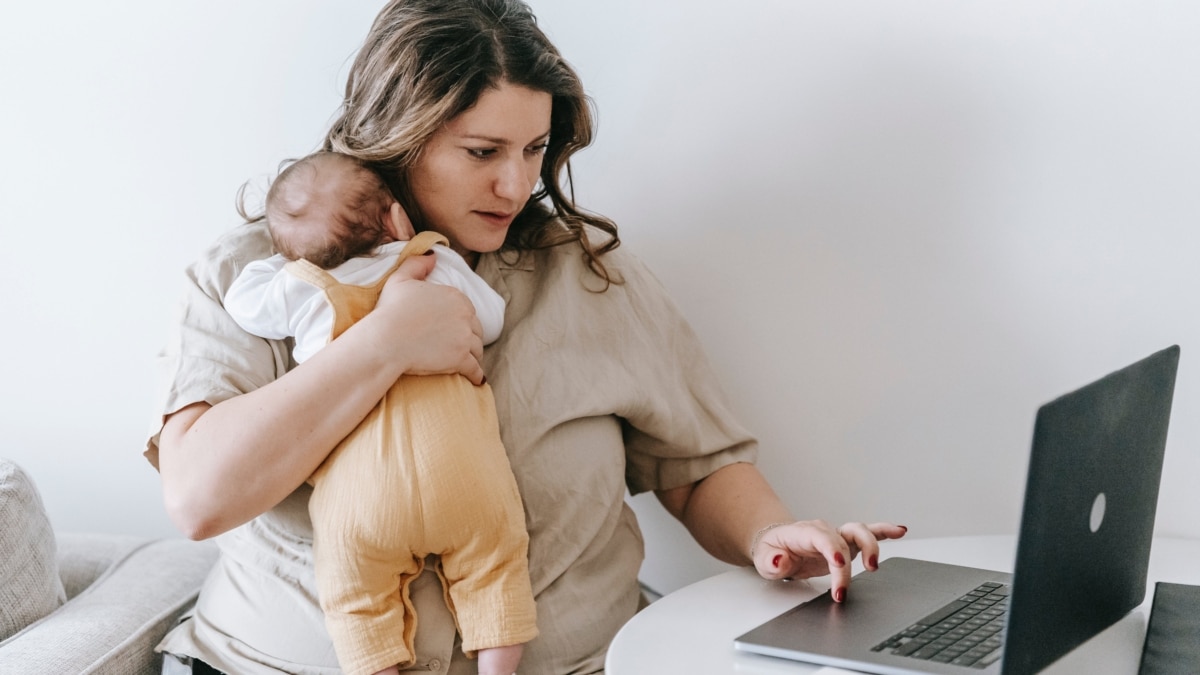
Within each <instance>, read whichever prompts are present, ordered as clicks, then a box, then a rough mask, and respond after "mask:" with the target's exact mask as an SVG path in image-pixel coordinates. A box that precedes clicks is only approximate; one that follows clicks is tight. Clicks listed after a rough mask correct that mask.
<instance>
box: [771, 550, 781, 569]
mask: <svg viewBox="0 0 1200 675" xmlns="http://www.w3.org/2000/svg"><path fill="white" fill-rule="evenodd" d="M781 560H783V554H782V553H776V554H775V557H774V558H771V567H779V562H780V561H781Z"/></svg>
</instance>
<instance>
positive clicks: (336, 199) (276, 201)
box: [266, 152, 395, 269]
mask: <svg viewBox="0 0 1200 675" xmlns="http://www.w3.org/2000/svg"><path fill="white" fill-rule="evenodd" d="M322 184H324V189H322ZM393 202H395V198H394V197H393V196H392V193H391V191H390V190H388V187H387V185H385V184H384V181H383V178H382V177H381V176H380V175H379V174H378V173H376V172H375V171H373V170H372V169H371V168H370V167H368V166H367V164H366V163H364V162H363V161H362V160H360V159H357V158H354V157H350V156H348V155H344V154H340V153H334V152H316V153H313V154H311V155H308V156H306V157H302V158H301V159H298V160H296V161H294V162H292V163H291V164H289V165H288V166H287V167H286V168H284V169H283V170H282V171H280V172H279V175H278V176H277V177H276V178H275V180H274V181H272V182H271V186H270V188H269V189H268V190H267V198H266V218H267V227H268V229H269V230H270V232H271V241H272V243H274V245H275V250H276V252H278V253H279V254H281V255H282V256H283V257H285V258H287V259H288V260H300V259H302V258H303V259H304V260H307V261H309V262H311V263H313V264H314V265H316V266H318V267H320V268H321V269H332V268H334V267H337V266H338V265H341V264H342V263H344V262H346V261H347V260H349V259H350V258H354V257H357V256H360V255H366V254H367V253H370V252H371V250H372V249H374V248H375V247H376V246H378V245H380V244H381V243H384V242H385V241H387V240H389V235H390V231H389V230H388V223H387V221H386V218H387V217H388V211H389V209H390V208H391V205H392V203H393Z"/></svg>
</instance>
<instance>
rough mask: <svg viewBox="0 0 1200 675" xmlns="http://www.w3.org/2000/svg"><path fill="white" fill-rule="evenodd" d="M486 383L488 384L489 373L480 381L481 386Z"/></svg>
mask: <svg viewBox="0 0 1200 675" xmlns="http://www.w3.org/2000/svg"><path fill="white" fill-rule="evenodd" d="M485 384H487V375H484V376H483V379H482V380H480V381H479V386H481V387H482V386H483V385H485Z"/></svg>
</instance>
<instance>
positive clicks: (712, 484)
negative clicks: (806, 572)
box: [658, 463, 794, 565]
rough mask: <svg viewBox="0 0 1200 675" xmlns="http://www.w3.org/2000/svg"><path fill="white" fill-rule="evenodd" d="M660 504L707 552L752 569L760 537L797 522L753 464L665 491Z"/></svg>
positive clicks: (720, 472) (718, 471)
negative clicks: (778, 526)
mask: <svg viewBox="0 0 1200 675" xmlns="http://www.w3.org/2000/svg"><path fill="white" fill-rule="evenodd" d="M658 498H659V500H660V501H661V502H662V503H663V505H664V506H665V507H666V508H667V510H668V511H670V512H671V514H672V515H674V516H675V517H676V518H678V519H679V520H680V522H682V523H683V524H684V526H685V527H687V529H688V531H689V532H690V533H691V534H692V536H693V537H694V538H695V539H696V541H697V543H699V544H700V546H701V547H703V548H704V550H705V551H708V553H709V554H710V555H712V556H713V557H715V558H717V559H719V560H721V561H723V562H727V563H730V564H732V565H746V564H749V563H750V557H749V552H750V544H751V542H752V540H753V538H754V533H755V532H757V531H758V530H760V529H761V528H763V527H764V526H766V525H769V524H772V523H781V522H791V521H792V520H794V518H793V517H792V515H791V513H789V512H788V509H787V507H786V506H784V504H783V502H782V501H781V500H780V499H779V497H778V496H777V495H776V494H775V491H774V490H773V489H771V486H770V484H769V483H767V480H766V478H764V477H763V475H762V473H760V472H759V470H758V468H757V467H755V466H754V465H753V464H745V463H737V464H730V465H728V466H725V467H722V468H720V469H718V470H717V471H715V472H713V473H712V474H711V475H709V476H708V477H706V478H704V479H703V480H701V481H699V482H697V483H693V484H691V485H685V486H683V487H680V488H675V489H673V490H663V491H661V492H659V493H658Z"/></svg>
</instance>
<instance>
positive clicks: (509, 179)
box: [495, 160, 533, 201]
mask: <svg viewBox="0 0 1200 675" xmlns="http://www.w3.org/2000/svg"><path fill="white" fill-rule="evenodd" d="M527 169H528V167H526V166H525V163H524V162H522V161H520V160H509V161H506V162H504V163H503V164H502V165H501V166H500V174H499V175H498V176H497V177H496V188H495V189H496V195H497V196H499V197H503V198H505V199H508V200H511V201H518V200H520V201H524V200H525V199H528V198H529V193H531V192H532V191H533V181H531V180H530V178H529V175H528V172H527Z"/></svg>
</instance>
